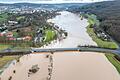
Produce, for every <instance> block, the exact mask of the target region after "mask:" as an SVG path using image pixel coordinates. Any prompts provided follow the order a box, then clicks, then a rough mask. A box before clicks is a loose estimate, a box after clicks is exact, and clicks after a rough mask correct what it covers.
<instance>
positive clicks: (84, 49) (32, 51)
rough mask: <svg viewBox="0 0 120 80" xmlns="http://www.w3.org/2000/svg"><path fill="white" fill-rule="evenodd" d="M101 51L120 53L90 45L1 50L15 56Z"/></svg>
mask: <svg viewBox="0 0 120 80" xmlns="http://www.w3.org/2000/svg"><path fill="white" fill-rule="evenodd" d="M76 51H77V52H101V53H113V54H117V55H118V54H119V55H120V50H119V49H106V48H90V47H77V48H31V49H29V50H4V51H0V56H14V55H27V54H45V53H58V52H76Z"/></svg>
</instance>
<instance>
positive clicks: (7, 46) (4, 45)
mask: <svg viewBox="0 0 120 80" xmlns="http://www.w3.org/2000/svg"><path fill="white" fill-rule="evenodd" d="M9 47H11V45H7V44H0V50H3V49H7V48H9Z"/></svg>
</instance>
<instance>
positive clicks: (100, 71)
mask: <svg viewBox="0 0 120 80" xmlns="http://www.w3.org/2000/svg"><path fill="white" fill-rule="evenodd" d="M60 13H61V15H58V16H56V17H55V18H54V19H52V21H53V22H54V23H55V25H58V26H59V27H60V28H62V29H65V30H66V31H67V32H68V36H67V38H66V39H64V40H62V41H60V42H59V41H53V42H52V44H50V45H48V46H44V47H42V48H57V47H62V48H63V47H77V46H78V45H95V46H96V45H97V44H96V43H95V42H94V41H92V39H91V38H90V37H89V35H88V34H87V32H86V27H87V26H88V22H87V20H86V19H83V20H81V19H80V17H79V16H78V15H76V14H73V13H70V12H67V11H63V12H60ZM46 55H47V54H30V55H25V56H23V57H21V58H20V62H17V63H16V62H15V63H14V64H13V63H12V64H11V65H10V66H9V67H8V68H7V69H6V70H5V71H4V72H3V73H2V75H1V80H8V78H9V77H10V76H12V80H47V79H48V77H49V75H51V76H50V80H120V76H119V74H118V72H117V70H116V69H115V68H114V67H113V65H112V64H111V63H110V62H109V61H108V60H107V59H106V57H105V56H104V54H98V53H95V52H79V53H78V52H77V53H76V52H67V53H54V54H48V55H50V56H51V58H52V60H50V59H49V58H46ZM35 64H38V66H39V67H40V70H39V71H38V72H37V73H35V74H32V75H30V76H28V70H29V69H30V68H31V67H32V65H35ZM51 65H52V71H51V73H50V74H49V71H48V68H49V67H50V66H51ZM13 70H16V73H13ZM48 80H49V79H48Z"/></svg>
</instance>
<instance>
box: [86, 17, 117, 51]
mask: <svg viewBox="0 0 120 80" xmlns="http://www.w3.org/2000/svg"><path fill="white" fill-rule="evenodd" d="M95 21H96V20H95V19H93V18H92V17H90V18H88V22H89V25H88V27H87V33H88V34H89V36H90V37H91V38H92V39H93V41H95V42H96V43H97V45H98V46H99V47H103V48H113V49H116V48H118V45H117V44H116V43H115V42H112V41H103V40H102V39H100V38H98V37H97V35H96V34H95V33H94V30H93V28H91V27H90V25H91V24H95V23H96V22H95ZM97 24H99V23H98V20H97Z"/></svg>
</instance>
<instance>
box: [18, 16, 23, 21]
mask: <svg viewBox="0 0 120 80" xmlns="http://www.w3.org/2000/svg"><path fill="white" fill-rule="evenodd" d="M24 18H25V16H19V17H17V18H16V19H17V20H18V21H19V20H21V19H24Z"/></svg>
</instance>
